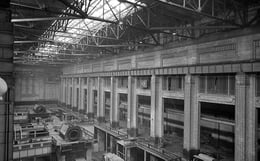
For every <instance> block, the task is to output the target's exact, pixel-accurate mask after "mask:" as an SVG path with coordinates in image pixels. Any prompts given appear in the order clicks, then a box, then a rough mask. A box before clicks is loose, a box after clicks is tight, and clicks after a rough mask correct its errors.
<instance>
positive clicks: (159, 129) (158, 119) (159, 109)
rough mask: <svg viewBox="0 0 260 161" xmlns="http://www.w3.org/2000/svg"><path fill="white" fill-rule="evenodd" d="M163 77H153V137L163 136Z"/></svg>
mask: <svg viewBox="0 0 260 161" xmlns="http://www.w3.org/2000/svg"><path fill="white" fill-rule="evenodd" d="M161 96H162V77H159V76H156V75H152V77H151V131H150V135H151V137H155V138H156V139H160V138H161V137H162V136H163V106H162V97H161Z"/></svg>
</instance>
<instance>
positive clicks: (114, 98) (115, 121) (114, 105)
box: [110, 77, 119, 128]
mask: <svg viewBox="0 0 260 161" xmlns="http://www.w3.org/2000/svg"><path fill="white" fill-rule="evenodd" d="M116 89H117V78H115V77H111V93H110V99H111V106H110V121H111V126H112V127H114V128H116V127H118V126H119V112H118V110H119V109H118V108H119V107H118V104H119V102H118V101H119V98H118V97H119V96H118V94H117V92H116Z"/></svg>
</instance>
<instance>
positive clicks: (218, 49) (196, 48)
mask: <svg viewBox="0 0 260 161" xmlns="http://www.w3.org/2000/svg"><path fill="white" fill-rule="evenodd" d="M259 30H260V29H258V28H255V29H244V30H237V31H233V32H227V33H217V34H214V35H209V36H207V37H203V38H201V39H199V40H193V41H186V42H180V43H175V44H172V45H171V44H169V45H167V46H163V47H155V48H153V49H147V50H144V51H137V52H132V53H129V54H122V55H120V56H114V57H109V58H103V59H99V60H97V61H95V62H93V61H92V62H86V63H83V64H78V65H72V66H67V67H65V68H63V74H64V75H69V74H72V75H75V74H81V73H82V74H83V73H84V74H86V73H91V74H93V73H96V74H98V73H100V74H101V73H102V72H104V73H106V74H105V75H112V73H110V74H108V71H111V72H113V71H115V72H113V75H128V73H127V72H121V73H118V71H136V72H134V73H133V74H135V75H142V74H141V73H140V74H138V71H141V70H140V69H151V68H159V69H161V70H158V71H157V70H155V72H157V73H160V74H166V73H171V74H181V73H208V72H210V73H222V72H240V71H243V72H250V71H259V70H260V69H259V65H258V64H259V63H258V62H257V60H259V58H260V33H259V32H260V31H259ZM210 64H212V65H213V66H210ZM224 64H226V65H224ZM163 69H165V70H163ZM143 72H145V70H144V71H143ZM143 74H146V73H143ZM101 75H102V74H101Z"/></svg>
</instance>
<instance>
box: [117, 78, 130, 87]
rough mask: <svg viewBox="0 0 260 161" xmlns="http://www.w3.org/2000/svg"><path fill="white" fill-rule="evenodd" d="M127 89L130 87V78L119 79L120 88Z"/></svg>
mask: <svg viewBox="0 0 260 161" xmlns="http://www.w3.org/2000/svg"><path fill="white" fill-rule="evenodd" d="M127 87H128V78H127V77H118V88H127Z"/></svg>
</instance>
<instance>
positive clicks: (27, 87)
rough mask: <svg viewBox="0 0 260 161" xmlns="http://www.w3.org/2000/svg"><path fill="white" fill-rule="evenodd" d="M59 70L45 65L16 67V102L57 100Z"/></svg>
mask: <svg viewBox="0 0 260 161" xmlns="http://www.w3.org/2000/svg"><path fill="white" fill-rule="evenodd" d="M58 81H59V70H57V69H52V68H44V67H33V68H31V67H30V66H16V67H15V102H16V103H18V104H19V103H20V104H26V102H27V103H29V102H31V103H37V102H41V101H43V102H46V101H57V100H58V97H59V82H58Z"/></svg>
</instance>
